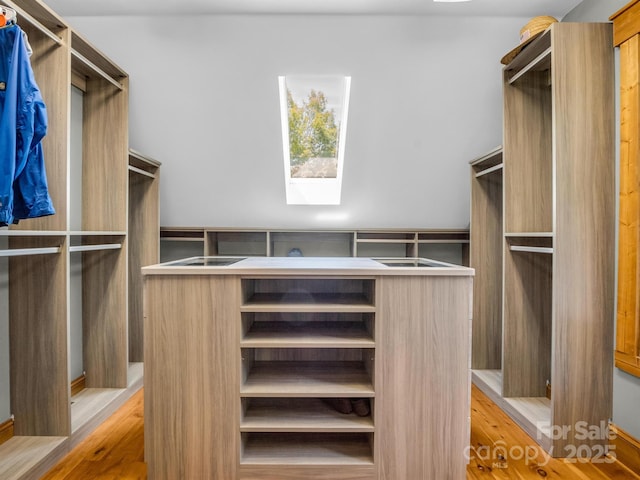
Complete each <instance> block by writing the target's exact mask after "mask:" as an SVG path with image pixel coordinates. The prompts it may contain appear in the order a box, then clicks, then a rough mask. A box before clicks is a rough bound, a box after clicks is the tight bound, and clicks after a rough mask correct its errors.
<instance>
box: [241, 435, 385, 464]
mask: <svg viewBox="0 0 640 480" xmlns="http://www.w3.org/2000/svg"><path fill="white" fill-rule="evenodd" d="M244 435H245V438H243V454H242V457H241V459H240V463H241V464H242V465H328V466H332V467H333V468H340V466H348V465H373V452H372V448H371V444H370V439H369V437H368V436H367V435H366V434H362V433H360V434H333V435H331V434H323V435H322V436H318V435H315V434H314V435H311V434H288V435H283V434H281V433H278V434H276V433H259V434H258V433H250V434H244Z"/></svg>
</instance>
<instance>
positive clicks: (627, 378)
mask: <svg viewBox="0 0 640 480" xmlns="http://www.w3.org/2000/svg"><path fill="white" fill-rule="evenodd" d="M627 3H628V0H610V1H608V2H602V1H599V0H584V1H583V2H582V3H581V4H580V5H578V6H577V7H576V8H574V9H573V10H572V11H571V12H569V13H568V14H567V15H566V16H565V17H564V19H563V20H564V21H571V22H606V21H608V19H609V17H610V16H611V15H612V14H613V13H615V12H617V11H618V10H619V9H621V8H622V7H624V6H625V5H626V4H627ZM615 71H616V138H618V139H619V132H618V131H617V129H618V124H619V114H620V105H619V88H618V84H619V75H618V72H619V71H620V61H619V58H618V51H617V50H616V66H615ZM616 143H619V142H616ZM619 166H620V154H619V151H618V147H617V152H616V170H617V175H616V176H617V178H619ZM617 184H619V181H617ZM616 244H617V242H616ZM616 278H617V274H616ZM616 290H617V289H616ZM611 321H612V322H614V321H615V316H614V318H612V319H611ZM614 338H615V337H614ZM638 405H640V378H638V377H634V376H632V375H628V374H626V373H625V372H623V371H622V370H620V369H618V368H614V372H613V422H614V423H615V424H616V425H618V426H619V427H620V428H622V429H623V430H625V431H626V432H627V433H629V434H631V435H633V436H634V437H635V438H640V415H638Z"/></svg>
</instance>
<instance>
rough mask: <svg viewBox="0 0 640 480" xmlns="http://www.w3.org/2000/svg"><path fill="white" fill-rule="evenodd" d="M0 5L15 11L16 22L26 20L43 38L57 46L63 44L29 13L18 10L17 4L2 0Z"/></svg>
mask: <svg viewBox="0 0 640 480" xmlns="http://www.w3.org/2000/svg"><path fill="white" fill-rule="evenodd" d="M0 4H2V5H6V6H7V7H9V8H13V9H14V10H15V11H16V13H17V14H18V21H20V20H22V19H24V20H26V21H27V22H28V23H29V24H31V25H32V26H33V27H34V28H36V29H38V30H39V31H40V32H42V33H43V34H44V35H45V36H47V37H48V38H50V39H51V40H53V41H54V42H55V43H56V44H57V45H58V46H60V45H62V42H63V41H62V38H60V37H59V36H58V35H56V34H55V33H53V32H52V31H51V30H49V29H48V28H47V27H45V26H44V25H43V24H42V23H41V22H40V21H39V20H37V19H36V18H35V17H33V16H32V15H30V14H29V13H27V12H26V11H24V10H23V9H22V8H20V6H19V5H18V4H16V3H15V2H13V1H11V0H2V2H0ZM53 20H54V21H55V19H53Z"/></svg>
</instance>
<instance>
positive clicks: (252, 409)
mask: <svg viewBox="0 0 640 480" xmlns="http://www.w3.org/2000/svg"><path fill="white" fill-rule="evenodd" d="M240 431H241V432H243V433H244V432H317V433H321V432H322V433H326V432H373V431H374V427H373V419H372V418H371V416H366V417H359V416H357V415H356V414H349V415H345V414H343V413H340V412H338V411H336V410H335V409H334V408H333V407H331V406H329V405H327V404H326V403H324V402H323V401H322V400H321V399H318V398H301V399H276V398H269V399H264V398H254V399H252V400H251V404H250V405H249V407H248V408H247V411H246V413H245V414H244V417H243V418H242V420H241V422H240Z"/></svg>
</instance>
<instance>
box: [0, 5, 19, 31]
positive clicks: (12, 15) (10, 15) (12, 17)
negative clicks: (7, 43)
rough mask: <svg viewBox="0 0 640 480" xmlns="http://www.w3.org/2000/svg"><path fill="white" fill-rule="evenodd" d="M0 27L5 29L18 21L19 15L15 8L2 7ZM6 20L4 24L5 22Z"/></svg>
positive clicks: (0, 9) (0, 6)
mask: <svg viewBox="0 0 640 480" xmlns="http://www.w3.org/2000/svg"><path fill="white" fill-rule="evenodd" d="M0 14H1V15H0V17H1V18H0V24H1V25H0V26H2V27H4V26H5V25H7V24H14V23H17V21H18V14H17V13H16V11H15V10H14V9H13V8H9V7H5V6H4V5H0ZM3 20H4V22H3Z"/></svg>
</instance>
